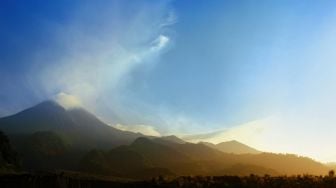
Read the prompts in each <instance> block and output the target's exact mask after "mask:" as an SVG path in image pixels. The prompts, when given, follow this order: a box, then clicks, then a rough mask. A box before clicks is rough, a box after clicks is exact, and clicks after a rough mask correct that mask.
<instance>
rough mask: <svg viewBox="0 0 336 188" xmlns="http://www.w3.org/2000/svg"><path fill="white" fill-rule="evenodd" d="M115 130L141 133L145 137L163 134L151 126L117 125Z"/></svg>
mask: <svg viewBox="0 0 336 188" xmlns="http://www.w3.org/2000/svg"><path fill="white" fill-rule="evenodd" d="M114 127H115V128H117V129H120V130H123V131H130V132H135V133H141V134H144V135H149V136H161V134H160V133H159V132H158V131H157V130H156V129H155V128H154V127H153V126H150V125H122V124H116V125H114Z"/></svg>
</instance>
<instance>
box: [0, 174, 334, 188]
mask: <svg viewBox="0 0 336 188" xmlns="http://www.w3.org/2000/svg"><path fill="white" fill-rule="evenodd" d="M0 185H1V187H3V188H13V187H18V188H45V187H48V188H83V187H84V188H110V187H120V188H123V187H136V188H140V187H164V188H175V187H183V188H191V187H220V188H222V187H225V188H237V187H243V188H254V187H259V188H278V187H284V188H307V187H312V188H333V187H336V178H335V177H334V176H332V175H327V176H311V175H304V176H276V177H271V176H256V175H250V176H244V177H239V176H182V177H174V178H165V177H156V178H152V179H150V180H138V181H133V180H127V179H116V178H104V177H97V176H87V175H83V174H69V173H64V172H61V173H44V174H27V173H22V174H6V175H1V174H0Z"/></svg>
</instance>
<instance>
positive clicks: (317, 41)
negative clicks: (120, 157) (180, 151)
mask: <svg viewBox="0 0 336 188" xmlns="http://www.w3.org/2000/svg"><path fill="white" fill-rule="evenodd" d="M19 1H20V0H19ZM37 5H38V6H37ZM335 21H336V2H334V1H331V0H330V1H328V0H327V1H323V2H316V1H310V0H308V1H305V2H302V1H299V0H294V1H292V0H291V1H287V0H285V1H279V2H275V1H263V0H262V1H258V2H252V1H220V0H214V1H210V2H205V1H201V0H196V1H191V0H185V1H169V0H167V1H155V2H154V1H147V0H139V1H128V0H124V1H122V0H120V1H119V0H113V1H94V2H93V1H88V0H74V1H71V2H68V1H63V0H60V1H57V2H44V1H38V2H36V3H30V2H28V1H23V2H21V1H20V3H16V2H9V1H5V2H1V3H0V27H1V28H2V29H1V30H0V40H1V41H2V43H1V44H0V85H1V89H0V117H2V116H6V115H10V114H13V113H15V112H18V111H20V110H22V109H25V108H27V107H30V106H33V105H35V104H37V103H39V102H41V101H43V100H47V99H55V96H56V98H58V101H59V102H60V103H62V104H63V106H65V107H66V108H68V107H69V108H71V107H74V106H83V107H85V108H87V109H88V110H89V111H92V112H93V113H95V114H96V115H97V116H99V117H100V118H101V119H104V121H106V122H107V123H108V124H110V125H113V126H116V127H118V126H119V128H121V129H123V130H129V131H134V132H143V133H149V134H151V135H156V136H158V135H171V134H174V135H177V136H181V137H185V136H186V135H189V136H187V137H189V138H190V137H191V138H190V140H191V141H199V140H202V139H203V140H205V141H207V140H208V141H212V142H220V141H227V140H230V139H235V140H237V141H241V142H243V143H244V144H247V145H250V146H251V147H255V148H257V149H259V150H264V151H270V152H277V153H278V152H281V153H295V154H298V155H303V156H308V157H312V158H314V159H317V160H320V161H336V150H335V149H334V144H333V143H335V142H336V137H335V136H334V133H336V126H335V125H336V116H335V115H334V112H335V111H336V85H335V81H336V64H335V61H336V55H335V44H336V27H335V24H334V23H335ZM207 133H211V134H207ZM190 135H193V136H190ZM201 138H202V139H201Z"/></svg>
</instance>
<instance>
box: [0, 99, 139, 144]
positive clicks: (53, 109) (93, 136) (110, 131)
mask: <svg viewBox="0 0 336 188" xmlns="http://www.w3.org/2000/svg"><path fill="white" fill-rule="evenodd" d="M0 129H1V130H3V131H4V132H5V133H7V134H8V135H22V134H23V135H24V134H33V133H34V132H37V131H53V132H56V133H58V134H59V135H62V136H64V137H65V138H66V139H67V140H69V141H70V142H71V144H72V145H73V146H75V147H81V148H95V147H98V148H111V147H114V146H117V145H122V144H129V143H131V142H132V141H133V140H135V139H136V138H137V137H139V136H143V135H141V134H137V133H132V132H127V131H121V130H118V129H116V128H113V127H111V126H108V125H106V124H105V123H103V122H102V121H100V120H99V119H98V118H96V117H95V116H94V115H93V114H91V113H89V112H88V111H86V110H84V109H82V108H76V109H71V110H66V109H64V108H63V107H62V106H60V105H59V104H57V103H56V102H53V101H45V102H42V103H40V104H38V105H36V106H34V107H31V108H29V109H27V110H24V111H22V112H19V113H17V114H14V115H12V116H8V117H5V118H1V119H0Z"/></svg>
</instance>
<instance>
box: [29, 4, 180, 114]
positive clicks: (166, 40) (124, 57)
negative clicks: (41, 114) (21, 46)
mask: <svg viewBox="0 0 336 188" xmlns="http://www.w3.org/2000/svg"><path fill="white" fill-rule="evenodd" d="M139 3H140V2H139ZM119 4H122V2H119ZM140 4H141V3H140ZM136 5H137V3H135V4H134V5H129V6H136ZM129 6H127V9H130V7H129ZM123 8H124V9H125V6H124V5H113V6H107V5H106V6H104V7H101V8H100V9H99V12H97V9H96V7H94V6H93V7H91V6H83V7H79V8H78V10H77V11H76V12H75V13H74V16H73V17H72V19H70V20H68V21H67V22H66V23H63V24H59V23H48V24H47V25H48V31H50V32H51V33H52V38H51V39H50V43H51V46H52V47H51V48H48V49H42V50H40V51H38V52H36V53H35V54H34V57H33V58H32V62H33V63H32V66H31V67H30V70H29V71H27V75H30V76H29V79H28V81H29V83H30V85H32V86H34V90H35V92H36V93H38V94H39V95H41V96H44V97H46V98H48V97H50V96H54V95H55V94H57V93H61V95H62V94H65V93H66V94H68V95H71V96H74V97H76V98H78V99H79V100H80V101H81V103H82V105H83V106H84V107H87V108H90V110H92V111H93V112H96V113H99V110H100V111H102V110H101V109H102V107H104V112H105V114H108V113H116V114H122V113H123V114H122V115H121V116H126V115H125V113H127V111H128V110H127V109H124V108H125V107H124V104H123V99H122V98H123V97H124V96H125V95H124V93H125V90H126V88H127V87H128V83H130V82H132V79H133V72H134V71H136V70H137V69H141V68H142V67H146V66H153V65H154V64H155V63H156V62H158V59H159V58H160V55H161V54H162V53H164V52H165V51H166V49H167V47H168V46H169V44H170V43H171V41H172V38H171V37H170V36H169V34H168V33H169V32H168V33H167V31H168V30H170V27H171V26H172V25H173V24H174V23H175V22H176V20H177V17H176V15H175V14H173V13H171V12H172V10H171V8H170V7H169V6H168V3H167V2H165V3H163V2H157V3H153V4H146V6H139V7H137V8H136V9H134V10H135V11H134V12H132V14H129V15H127V16H125V15H123V14H124V13H123V12H124V10H123ZM125 12H126V11H125ZM87 15H95V16H93V17H92V18H90V19H92V20H93V22H83V20H85V19H86V18H87ZM46 62H48V63H46ZM126 92H127V91H126ZM62 96H65V95H62ZM62 96H61V98H62ZM61 101H63V99H62V100H61ZM65 101H67V102H69V101H68V100H65ZM130 116H131V114H130ZM105 119H107V120H108V117H105Z"/></svg>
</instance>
